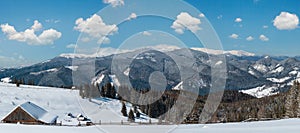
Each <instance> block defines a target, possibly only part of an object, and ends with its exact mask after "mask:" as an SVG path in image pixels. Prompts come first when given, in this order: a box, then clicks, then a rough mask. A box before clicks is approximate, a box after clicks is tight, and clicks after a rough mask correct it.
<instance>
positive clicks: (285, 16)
mask: <svg viewBox="0 0 300 133" xmlns="http://www.w3.org/2000/svg"><path fill="white" fill-rule="evenodd" d="M273 22H274V23H273V25H274V26H275V27H276V28H277V29H279V30H293V29H296V28H297V27H298V25H299V18H298V16H297V15H296V14H291V13H288V12H281V13H280V15H278V16H276V18H275V19H274V21H273Z"/></svg>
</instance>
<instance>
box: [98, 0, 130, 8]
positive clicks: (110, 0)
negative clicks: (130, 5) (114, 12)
mask: <svg viewBox="0 0 300 133" xmlns="http://www.w3.org/2000/svg"><path fill="white" fill-rule="evenodd" d="M103 3H105V4H111V5H112V7H117V6H123V5H124V4H125V3H124V0H103Z"/></svg>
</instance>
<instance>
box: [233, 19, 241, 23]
mask: <svg viewBox="0 0 300 133" xmlns="http://www.w3.org/2000/svg"><path fill="white" fill-rule="evenodd" d="M242 21H243V19H241V18H236V19H235V20H234V22H237V23H240V22H242Z"/></svg>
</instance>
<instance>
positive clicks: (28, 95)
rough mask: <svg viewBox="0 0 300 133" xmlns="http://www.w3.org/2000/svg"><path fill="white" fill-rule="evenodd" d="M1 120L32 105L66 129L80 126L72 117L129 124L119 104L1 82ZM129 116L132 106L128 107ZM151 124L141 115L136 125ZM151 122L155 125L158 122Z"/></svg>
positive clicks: (66, 91)
mask: <svg viewBox="0 0 300 133" xmlns="http://www.w3.org/2000/svg"><path fill="white" fill-rule="evenodd" d="M0 97H1V99H0V119H1V120H2V118H3V117H5V116H6V115H7V114H8V113H9V112H11V111H12V110H13V109H14V108H15V107H16V106H18V105H20V104H23V103H25V102H27V101H30V102H32V103H34V104H37V105H38V106H40V107H42V108H44V109H45V110H47V111H48V112H49V113H52V114H55V115H57V116H58V122H62V124H63V125H77V124H78V123H79V122H78V121H77V119H76V118H71V117H68V116H67V114H68V113H71V114H72V115H73V116H77V115H78V114H83V115H84V116H87V117H88V118H90V119H91V120H92V121H93V122H94V123H99V122H100V121H101V123H121V121H123V122H127V117H123V116H122V114H121V107H122V103H121V102H120V101H119V100H115V99H108V98H99V99H91V100H89V99H82V98H81V97H80V96H79V91H78V90H68V89H61V88H51V87H38V86H27V85H21V86H20V87H16V85H15V84H7V83H1V82H0ZM126 106H127V112H129V110H130V108H132V105H131V104H130V103H126ZM140 121H141V122H148V121H149V117H148V116H146V115H145V114H141V118H140V119H136V122H140ZM151 121H153V122H155V121H157V120H156V119H152V120H151Z"/></svg>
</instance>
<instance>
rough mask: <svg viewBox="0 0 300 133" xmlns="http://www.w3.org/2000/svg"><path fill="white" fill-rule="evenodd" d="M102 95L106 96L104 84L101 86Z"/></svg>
mask: <svg viewBox="0 0 300 133" xmlns="http://www.w3.org/2000/svg"><path fill="white" fill-rule="evenodd" d="M100 95H101V96H102V97H105V90H104V86H102V87H101V91H100Z"/></svg>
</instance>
